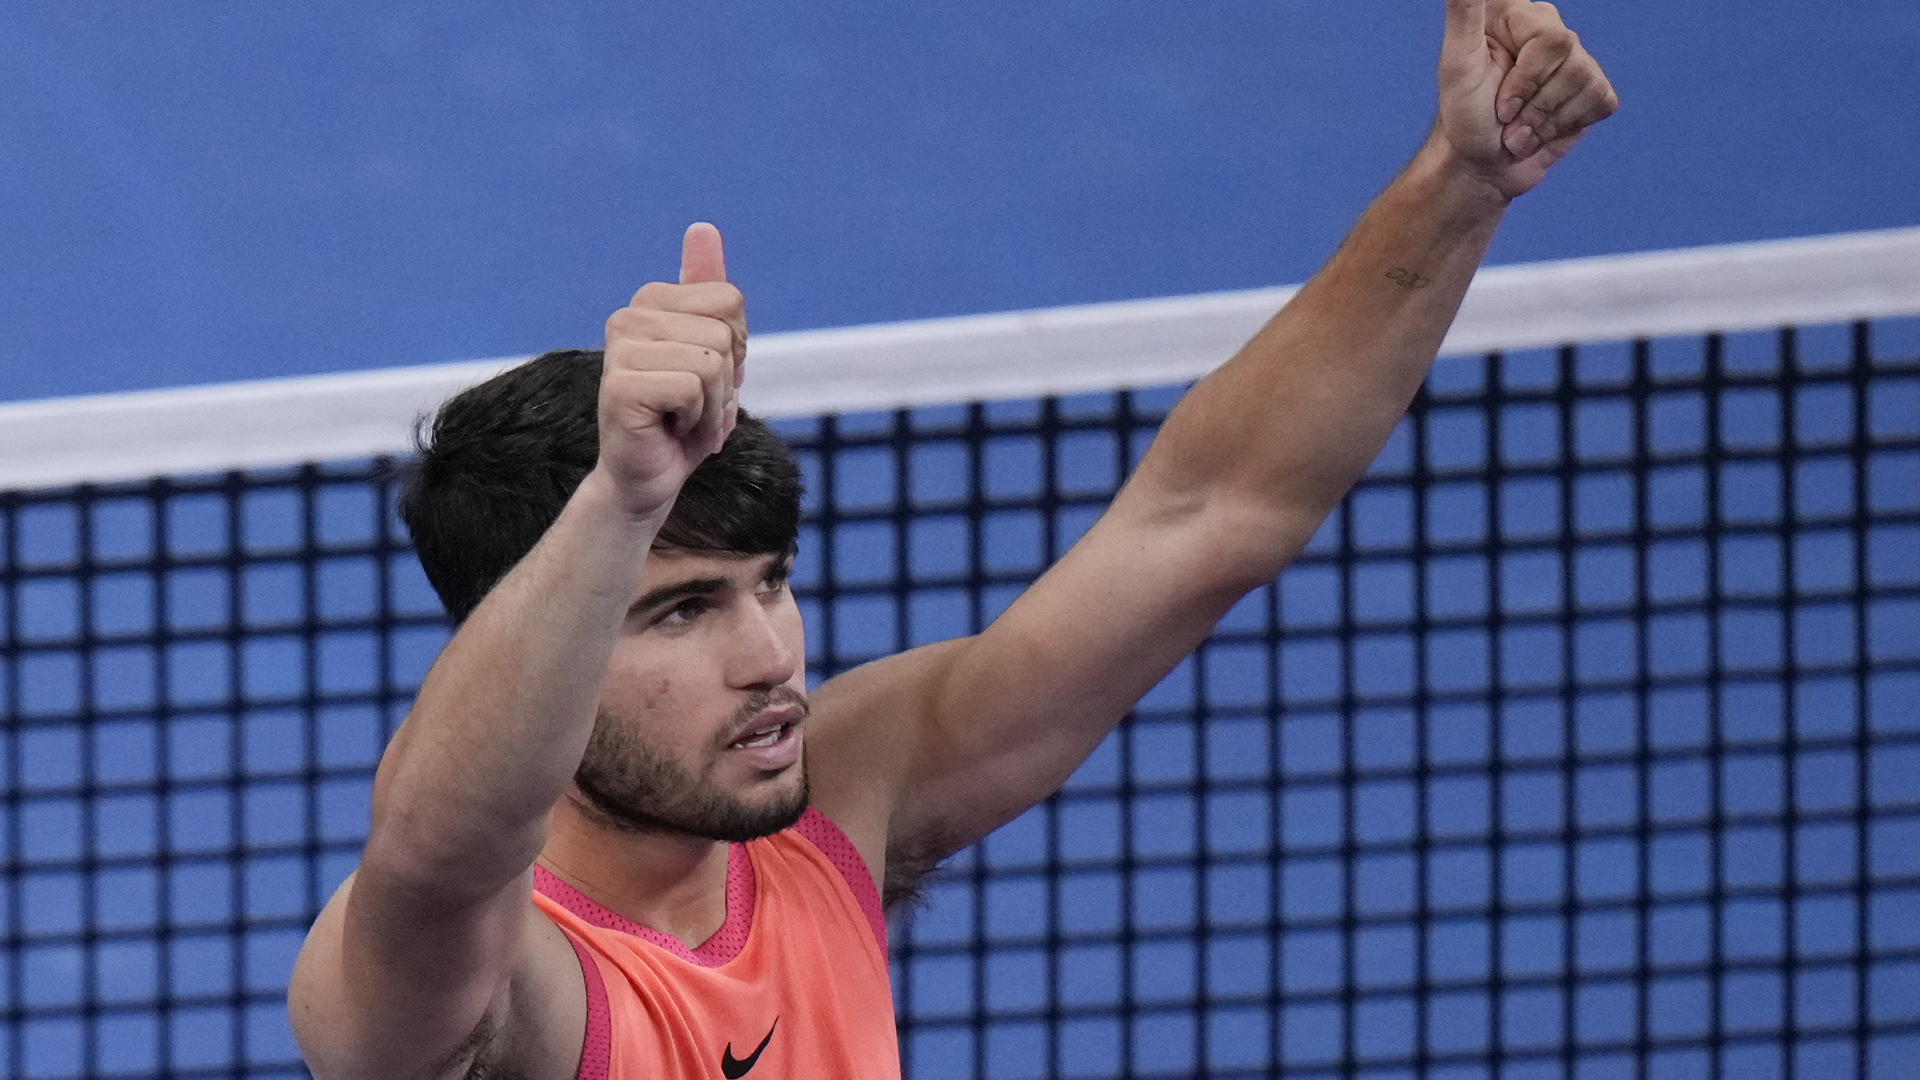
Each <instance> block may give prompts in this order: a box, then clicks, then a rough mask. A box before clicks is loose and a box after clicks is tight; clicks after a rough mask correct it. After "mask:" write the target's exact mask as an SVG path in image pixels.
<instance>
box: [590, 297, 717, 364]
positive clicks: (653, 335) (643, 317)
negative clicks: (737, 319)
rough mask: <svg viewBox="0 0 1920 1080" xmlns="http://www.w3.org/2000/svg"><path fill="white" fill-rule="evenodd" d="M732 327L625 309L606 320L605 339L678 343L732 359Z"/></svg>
mask: <svg viewBox="0 0 1920 1080" xmlns="http://www.w3.org/2000/svg"><path fill="white" fill-rule="evenodd" d="M735 336H736V335H735V331H734V327H733V324H732V323H730V322H728V321H727V320H725V319H717V318H714V317H713V316H710V315H696V314H693V313H692V312H687V311H672V310H666V309H662V308H655V307H624V308H621V309H620V310H619V311H616V312H614V313H613V314H612V315H610V316H608V317H607V338H608V340H610V341H611V340H615V339H619V340H625V341H668V342H671V341H678V342H684V343H686V344H688V345H697V346H699V347H700V348H703V349H709V350H712V351H713V352H714V353H715V354H717V355H720V356H728V357H731V356H732V355H733V353H734V351H735Z"/></svg>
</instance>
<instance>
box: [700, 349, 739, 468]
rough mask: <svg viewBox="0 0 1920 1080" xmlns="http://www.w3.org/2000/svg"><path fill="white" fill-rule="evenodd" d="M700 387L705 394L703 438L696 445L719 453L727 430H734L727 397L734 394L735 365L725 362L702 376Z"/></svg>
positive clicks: (702, 413)
mask: <svg viewBox="0 0 1920 1080" xmlns="http://www.w3.org/2000/svg"><path fill="white" fill-rule="evenodd" d="M700 389H701V392H702V396H703V399H704V400H703V401H702V412H701V420H700V429H701V431H700V434H701V438H699V439H697V440H696V445H699V446H702V447H704V448H705V449H706V451H707V453H709V454H717V453H719V452H720V448H721V447H722V446H724V445H726V442H727V432H729V431H730V430H732V426H733V425H732V424H731V423H730V422H729V416H730V410H729V409H728V407H727V399H728V398H730V397H732V396H733V365H732V364H731V363H728V364H725V365H723V366H721V367H719V368H717V369H716V370H714V371H713V372H711V373H710V374H708V375H705V376H703V377H702V379H701V382H700Z"/></svg>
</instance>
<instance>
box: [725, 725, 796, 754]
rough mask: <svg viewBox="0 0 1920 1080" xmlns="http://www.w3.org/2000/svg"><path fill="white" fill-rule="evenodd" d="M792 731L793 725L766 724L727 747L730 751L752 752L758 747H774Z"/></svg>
mask: <svg viewBox="0 0 1920 1080" xmlns="http://www.w3.org/2000/svg"><path fill="white" fill-rule="evenodd" d="M792 730H793V724H791V723H773V724H766V725H762V726H761V727H757V728H754V729H753V730H752V731H749V732H747V733H746V734H744V735H742V736H740V737H739V738H737V739H735V740H733V741H732V742H730V743H728V744H727V746H728V748H729V749H739V750H751V749H753V748H754V747H757V746H772V745H773V744H775V743H777V742H779V741H780V740H781V739H784V738H786V736H787V732H789V731H792Z"/></svg>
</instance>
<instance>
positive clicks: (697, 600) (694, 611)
mask: <svg viewBox="0 0 1920 1080" xmlns="http://www.w3.org/2000/svg"><path fill="white" fill-rule="evenodd" d="M712 607H713V604H712V602H711V601H709V600H708V599H707V598H706V597H703V596H691V597H688V598H687V599H685V600H682V601H680V602H679V603H677V604H675V605H673V606H672V607H670V608H668V609H667V610H665V611H663V612H661V613H660V615H659V616H658V617H657V618H655V619H654V620H653V625H655V626H685V625H687V624H688V623H691V622H692V621H694V620H695V619H697V618H699V617H700V616H701V615H704V614H706V613H707V612H708V611H709V610H711V609H712Z"/></svg>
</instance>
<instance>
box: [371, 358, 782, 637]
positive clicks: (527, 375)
mask: <svg viewBox="0 0 1920 1080" xmlns="http://www.w3.org/2000/svg"><path fill="white" fill-rule="evenodd" d="M601 363H602V354H601V352H600V351H599V350H597V349H566V350H561V351H558V352H550V353H546V354H544V355H541V356H537V357H535V358H534V359H532V360H529V361H527V362H526V363H524V364H521V365H519V366H517V367H514V368H512V369H510V370H508V371H505V372H502V373H501V374H499V375H496V376H494V377H493V378H491V379H488V380H487V381H486V382H483V383H481V384H480V385H478V386H475V387H472V388H471V389H468V390H464V391H462V392H461V393H459V394H456V395H455V396H454V397H453V398H451V399H450V400H448V401H447V403H446V404H444V405H442V406H441V407H440V411H439V412H438V413H437V414H436V415H435V416H434V417H433V420H432V423H431V426H430V427H429V426H428V425H427V424H426V423H425V422H423V423H422V424H421V427H420V428H419V429H416V430H415V432H414V444H415V447H416V449H417V450H418V454H417V456H416V457H415V459H414V460H413V462H412V463H411V464H410V465H409V466H408V467H407V470H406V478H405V484H404V486H403V488H402V491H401V495H400V516H401V518H402V519H403V520H404V521H405V522H406V523H407V529H408V531H409V532H411V533H412V534H413V545H414V549H415V550H416V551H417V552H418V553H419V555H420V565H421V566H422V567H424V568H425V569H426V572H427V580H428V581H430V582H432V583H433V588H434V591H436V592H438V593H439V594H440V603H441V604H442V605H443V606H444V607H445V608H446V609H447V614H448V615H449V616H451V617H452V618H453V620H454V621H455V622H462V621H465V619H466V617H467V616H468V615H469V614H471V613H472V612H473V609H474V608H476V607H478V606H479V605H480V601H481V599H482V598H483V597H485V596H486V594H487V593H488V591H489V590H491V589H492V588H493V587H494V586H495V585H496V584H498V583H499V581H500V579H501V578H503V577H505V576H506V575H507V571H509V570H511V569H513V567H514V564H516V563H518V562H519V561H520V560H521V559H522V558H525V557H526V554H527V552H529V551H532V550H533V546H534V544H536V543H538V542H539V540H540V537H541V535H542V534H544V533H545V532H546V531H547V527H548V526H550V525H552V524H553V521H554V519H555V518H557V517H559V516H560V510H561V508H562V507H564V506H565V505H566V504H567V500H568V499H569V498H571V497H572V496H573V491H574V489H575V488H577V487H579V486H580V481H581V480H582V479H584V478H585V477H586V475H587V473H588V472H590V471H592V469H593V466H594V462H595V461H596V460H597V459H598V458H599V455H600V429H599V398H600V368H601ZM799 532H800V467H799V465H798V464H797V463H796V462H795V461H794V459H793V453H792V451H791V450H789V449H788V448H787V445H786V443H785V442H784V441H782V440H781V438H780V436H778V435H776V434H775V433H774V432H773V429H771V428H769V427H768V426H767V425H766V424H765V423H764V422H763V421H761V420H760V419H758V418H757V417H754V416H750V415H748V413H747V412H745V411H744V410H742V411H741V413H740V418H739V422H738V423H737V424H736V425H735V426H734V429H733V434H731V435H729V436H728V437H727V442H726V445H725V446H724V447H722V448H721V450H720V451H719V452H718V453H716V454H713V455H711V456H709V457H708V458H707V459H706V460H705V461H702V462H701V463H700V465H699V467H698V468H696V469H694V471H693V474H692V475H691V476H689V477H688V478H687V482H686V483H685V484H684V485H682V486H681V488H680V495H679V498H678V499H676V500H675V501H674V504H673V511H672V513H671V514H669V515H668V516H667V523H666V525H665V526H663V527H662V528H661V530H660V534H659V536H658V537H656V538H655V540H654V546H655V547H657V548H667V549H675V550H683V551H712V552H729V553H734V554H742V555H764V554H770V553H776V552H784V551H790V550H792V548H793V546H794V541H795V538H796V537H797V536H798V535H799Z"/></svg>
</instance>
